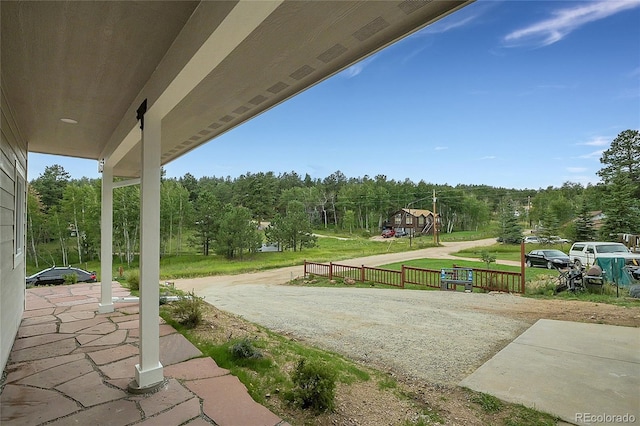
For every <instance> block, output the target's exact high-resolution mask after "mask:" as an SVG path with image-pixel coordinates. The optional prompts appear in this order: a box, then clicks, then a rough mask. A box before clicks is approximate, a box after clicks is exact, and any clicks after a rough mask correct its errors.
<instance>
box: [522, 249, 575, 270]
mask: <svg viewBox="0 0 640 426" xmlns="http://www.w3.org/2000/svg"><path fill="white" fill-rule="evenodd" d="M524 259H525V262H526V264H527V266H528V267H532V266H541V267H543V268H547V269H554V268H555V269H564V268H568V267H569V265H570V263H571V261H570V259H569V256H568V255H566V254H565V253H563V252H561V251H560V250H532V251H531V252H529V254H525V255H524Z"/></svg>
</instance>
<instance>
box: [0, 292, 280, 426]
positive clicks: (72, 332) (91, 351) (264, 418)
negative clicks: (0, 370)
mask: <svg viewBox="0 0 640 426" xmlns="http://www.w3.org/2000/svg"><path fill="white" fill-rule="evenodd" d="M112 285H113V296H114V297H123V296H128V295H129V292H128V290H126V289H124V288H122V287H121V286H120V285H119V284H118V283H113V284H112ZM26 294H27V296H26V309H25V313H24V315H23V319H22V323H21V325H20V328H19V330H18V335H17V336H16V339H15V342H14V345H13V348H12V351H11V355H10V357H9V361H8V363H7V366H6V368H5V371H4V374H3V378H2V382H1V392H2V393H1V394H0V423H1V424H2V425H3V426H8V425H40V424H43V423H46V424H47V426H49V425H52V426H62V425H64V426H66V425H71V424H77V425H110V426H111V425H113V426H115V425H130V424H137V425H163V426H164V425H168V426H170V425H182V424H188V425H193V426H199V425H212V424H213V425H220V426H226V425H229V426H235V425H237V426H251V425H256V426H258V425H260V426H262V425H264V426H276V425H278V426H285V425H287V423H286V422H284V421H283V420H281V419H280V418H279V417H278V416H276V415H275V414H273V413H272V412H271V411H269V410H268V409H267V408H265V407H263V406H262V405H260V404H257V403H256V402H254V401H253V399H251V397H250V396H249V394H248V393H247V389H246V387H245V386H244V385H243V384H242V383H241V382H240V381H239V380H238V379H237V378H236V377H235V376H232V375H231V374H229V371H228V370H225V369H223V368H220V367H218V366H217V365H216V363H215V361H214V360H213V359H211V358H202V353H201V352H200V351H199V350H198V349H197V348H196V347H195V346H193V345H192V344H191V343H190V342H189V341H188V340H187V339H185V338H184V337H183V336H182V335H181V334H180V333H177V332H176V330H175V329H174V328H173V327H171V326H170V325H168V324H165V323H163V321H162V319H160V318H159V319H158V320H159V321H160V362H161V363H162V365H163V366H164V375H165V382H164V385H163V386H162V387H161V388H160V389H159V390H158V391H156V392H154V393H150V394H144V395H136V394H132V393H129V392H128V385H129V383H130V382H131V381H133V379H134V366H135V364H137V363H138V362H139V361H138V357H139V354H138V338H139V330H138V319H139V314H138V305H137V303H136V304H131V303H128V304H116V305H115V306H116V310H115V312H112V313H108V314H98V313H97V308H98V303H99V297H100V283H95V284H75V285H69V286H54V287H38V288H31V289H27V292H26Z"/></svg>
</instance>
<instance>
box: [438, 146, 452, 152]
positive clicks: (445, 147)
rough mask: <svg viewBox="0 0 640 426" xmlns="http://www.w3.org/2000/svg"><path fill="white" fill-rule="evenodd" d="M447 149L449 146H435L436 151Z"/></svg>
mask: <svg viewBox="0 0 640 426" xmlns="http://www.w3.org/2000/svg"><path fill="white" fill-rule="evenodd" d="M445 149H449V147H448V146H436V148H435V150H436V151H443V150H445Z"/></svg>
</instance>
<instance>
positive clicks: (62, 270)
mask: <svg viewBox="0 0 640 426" xmlns="http://www.w3.org/2000/svg"><path fill="white" fill-rule="evenodd" d="M72 275H75V276H76V277H75V280H73V281H75V282H78V283H95V282H96V273H95V272H88V271H85V270H84V269H80V268H74V267H73V266H54V267H52V268H49V269H45V270H42V271H40V272H38V273H35V274H33V275H31V276H29V277H27V280H26V281H27V287H31V286H34V285H60V284H64V282H65V280H66V281H69V282H71V281H72V280H69V277H71V276H72Z"/></svg>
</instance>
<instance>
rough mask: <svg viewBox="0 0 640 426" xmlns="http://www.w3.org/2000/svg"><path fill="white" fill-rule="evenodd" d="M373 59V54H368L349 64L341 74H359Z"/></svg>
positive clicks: (350, 75) (350, 76)
mask: <svg viewBox="0 0 640 426" xmlns="http://www.w3.org/2000/svg"><path fill="white" fill-rule="evenodd" d="M374 60H375V56H370V57H368V58H367V59H364V60H362V61H360V62H358V63H357V64H353V65H351V66H350V67H349V68H347V69H346V70H344V71H342V74H343V75H344V76H345V77H347V78H353V77H355V76H357V75H358V74H360V73H361V72H362V71H363V70H364V69H365V68H366V67H367V66H368V65H369V64H370V63H371V62H373V61H374Z"/></svg>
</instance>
